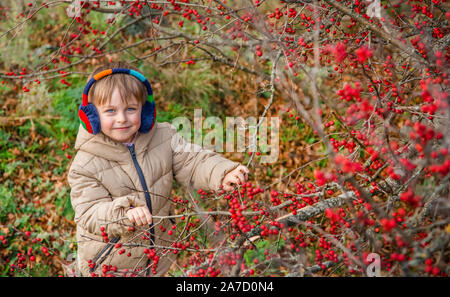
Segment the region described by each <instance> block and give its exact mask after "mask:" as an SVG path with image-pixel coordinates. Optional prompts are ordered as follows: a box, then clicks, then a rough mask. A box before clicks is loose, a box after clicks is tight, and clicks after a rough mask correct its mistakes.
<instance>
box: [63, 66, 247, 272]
mask: <svg viewBox="0 0 450 297" xmlns="http://www.w3.org/2000/svg"><path fill="white" fill-rule="evenodd" d="M111 69H112V70H111ZM154 106H155V104H154V101H153V93H152V90H151V87H150V84H149V83H148V81H147V79H146V78H145V77H144V76H142V74H140V73H139V72H138V71H137V70H136V69H135V68H133V67H130V66H129V65H127V64H125V63H122V62H119V63H110V64H107V65H104V66H101V67H98V68H97V69H96V70H95V71H94V72H93V73H92V74H91V76H90V77H89V79H88V84H87V85H86V88H85V90H84V92H83V103H82V104H81V105H80V110H79V115H80V119H81V125H80V128H79V131H78V135H77V139H76V143H75V149H76V150H77V154H76V156H75V157H74V159H73V163H72V164H71V166H70V170H69V175H68V181H69V184H70V186H71V202H72V206H73V209H74V211H75V219H74V220H75V222H76V224H77V242H78V252H77V265H78V270H79V271H80V273H81V275H82V276H103V275H108V274H113V275H119V276H121V275H124V274H126V275H136V276H145V275H156V276H162V275H164V274H165V273H166V272H167V271H168V269H169V267H170V266H171V264H172V261H173V259H174V258H173V257H174V254H173V251H172V250H170V249H164V247H169V248H170V247H172V243H173V241H174V240H175V239H176V237H175V234H172V235H169V233H172V232H168V230H170V229H171V227H172V225H173V221H171V220H169V219H152V216H158V217H164V216H169V214H170V213H171V210H172V209H173V203H172V202H171V200H170V197H171V190H172V181H173V178H175V179H176V180H177V181H178V182H179V183H181V184H182V185H183V186H185V187H187V188H189V189H200V188H201V189H204V190H206V191H208V190H214V191H218V190H219V189H220V188H223V189H224V190H225V191H230V190H232V189H233V187H232V185H233V184H241V183H244V182H245V181H246V180H247V178H248V172H249V171H248V169H247V167H245V166H243V165H241V164H240V163H236V162H232V161H230V160H228V159H226V158H224V157H222V156H220V155H219V154H217V153H214V152H212V151H209V150H200V151H199V150H198V149H194V147H193V145H192V144H189V143H187V142H185V141H184V139H183V138H182V137H181V136H180V135H179V134H178V133H177V131H176V129H175V127H174V126H173V125H171V124H169V123H157V122H156V121H155V116H156V110H155V107H154Z"/></svg>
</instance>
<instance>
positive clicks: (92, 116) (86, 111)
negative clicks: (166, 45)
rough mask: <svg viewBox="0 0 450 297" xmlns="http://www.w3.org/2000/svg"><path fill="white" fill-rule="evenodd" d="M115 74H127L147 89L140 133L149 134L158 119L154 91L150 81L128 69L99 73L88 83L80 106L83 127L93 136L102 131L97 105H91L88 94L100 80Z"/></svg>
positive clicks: (79, 111) (79, 112)
mask: <svg viewBox="0 0 450 297" xmlns="http://www.w3.org/2000/svg"><path fill="white" fill-rule="evenodd" d="M115 73H125V74H129V75H132V76H134V77H136V78H138V79H139V80H140V81H141V82H142V83H143V84H144V85H145V87H146V88H147V93H148V97H147V101H146V102H145V104H144V106H143V107H142V112H141V127H140V128H139V132H141V133H148V132H150V130H151V129H152V128H153V125H154V124H155V119H156V106H155V101H154V100H153V90H152V87H151V86H150V83H149V81H148V80H147V79H146V78H145V77H144V76H143V75H142V74H140V73H139V72H136V71H134V70H132V69H126V68H113V69H107V70H104V71H102V72H100V73H97V74H96V75H95V76H94V77H93V78H91V80H90V81H89V82H88V83H87V85H86V87H85V88H84V91H83V103H81V104H80V108H79V109H78V116H79V118H80V121H81V124H82V126H83V127H84V128H85V129H86V130H87V131H88V132H89V133H91V134H97V133H99V132H100V131H101V126H100V117H99V115H98V112H97V109H96V108H95V105H94V104H92V103H89V100H88V94H89V90H90V89H91V87H92V85H93V84H94V83H95V82H96V81H98V80H100V79H101V78H103V77H105V76H108V75H111V74H115Z"/></svg>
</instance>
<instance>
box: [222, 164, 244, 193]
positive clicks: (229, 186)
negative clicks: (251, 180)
mask: <svg viewBox="0 0 450 297" xmlns="http://www.w3.org/2000/svg"><path fill="white" fill-rule="evenodd" d="M248 173H249V170H248V168H247V167H245V166H244V165H239V166H238V167H237V168H236V169H234V170H233V171H230V172H228V173H227V175H225V177H224V178H223V181H222V186H223V189H224V190H225V191H231V190H233V184H235V185H241V184H243V183H245V182H246V181H247V179H248Z"/></svg>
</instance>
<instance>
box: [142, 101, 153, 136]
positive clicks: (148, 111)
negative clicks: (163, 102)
mask: <svg viewBox="0 0 450 297" xmlns="http://www.w3.org/2000/svg"><path fill="white" fill-rule="evenodd" d="M155 119H156V108H155V101H151V102H150V101H146V102H145V103H144V106H142V112H141V127H140V128H139V132H141V133H148V132H149V131H150V130H151V129H152V128H153V125H154V123H155Z"/></svg>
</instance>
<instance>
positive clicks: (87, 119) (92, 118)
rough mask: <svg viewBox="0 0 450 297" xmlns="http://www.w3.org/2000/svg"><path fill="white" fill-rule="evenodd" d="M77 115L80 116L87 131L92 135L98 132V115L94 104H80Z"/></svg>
mask: <svg viewBox="0 0 450 297" xmlns="http://www.w3.org/2000/svg"><path fill="white" fill-rule="evenodd" d="M78 116H79V117H80V121H81V124H82V125H83V127H84V128H85V129H86V130H87V131H88V132H89V133H91V134H94V135H95V134H98V133H100V131H101V126H100V117H99V115H98V112H97V108H95V105H94V104H92V103H89V104H88V105H86V106H84V105H83V104H80V108H79V109H78Z"/></svg>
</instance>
